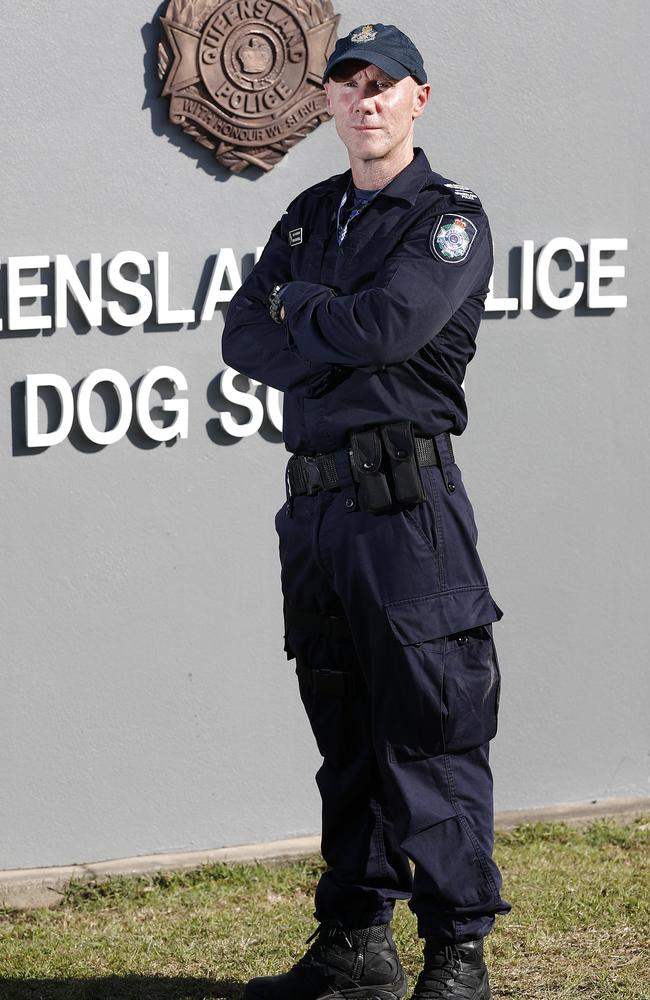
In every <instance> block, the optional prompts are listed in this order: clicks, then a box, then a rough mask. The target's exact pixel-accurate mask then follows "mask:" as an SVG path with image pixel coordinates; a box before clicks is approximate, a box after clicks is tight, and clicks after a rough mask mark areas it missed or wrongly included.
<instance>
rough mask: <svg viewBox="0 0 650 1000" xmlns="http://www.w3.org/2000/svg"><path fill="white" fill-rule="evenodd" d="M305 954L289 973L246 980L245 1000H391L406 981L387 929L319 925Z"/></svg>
mask: <svg viewBox="0 0 650 1000" xmlns="http://www.w3.org/2000/svg"><path fill="white" fill-rule="evenodd" d="M309 940H310V941H312V944H311V946H310V948H308V950H307V952H306V953H305V954H304V955H303V957H302V958H301V959H300V960H299V961H298V962H297V963H296V964H295V965H294V966H293V968H292V969H290V970H289V972H285V973H284V975H281V976H259V977H258V978H257V979H251V981H250V982H249V983H248V984H247V986H246V989H245V991H244V997H245V1000H320V998H321V997H323V998H324V997H326V998H327V1000H343V998H349V1000H396V998H397V997H403V996H404V995H405V993H406V985H407V984H406V976H405V974H404V970H403V968H402V964H401V962H400V960H399V956H398V954H397V951H396V950H395V943H394V941H393V936H392V934H391V931H390V924H379V925H378V926H376V927H364V928H363V929H361V930H346V928H344V927H342V926H341V924H339V923H338V922H336V921H324V922H323V923H321V924H320V925H319V926H318V928H317V929H316V931H315V932H314V933H313V934H312V936H311V938H309Z"/></svg>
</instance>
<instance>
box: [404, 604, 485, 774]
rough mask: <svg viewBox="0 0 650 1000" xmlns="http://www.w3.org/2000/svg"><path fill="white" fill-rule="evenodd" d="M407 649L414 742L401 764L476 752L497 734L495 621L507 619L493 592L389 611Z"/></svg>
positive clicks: (407, 747) (406, 680)
mask: <svg viewBox="0 0 650 1000" xmlns="http://www.w3.org/2000/svg"><path fill="white" fill-rule="evenodd" d="M385 611H386V615H387V617H388V621H389V624H390V628H391V630H392V632H393V634H394V636H395V638H396V639H397V640H398V642H399V643H400V644H401V646H402V647H403V649H404V663H403V665H402V666H403V683H404V684H405V685H407V686H408V687H409V690H408V691H406V692H405V693H404V694H405V697H404V699H403V704H404V706H405V708H406V710H407V711H408V713H409V714H410V719H409V723H410V735H409V739H408V742H405V743H400V744H398V745H395V744H393V746H392V753H393V756H394V757H395V758H396V759H398V760H409V759H421V758H422V757H423V756H437V755H439V754H442V753H456V752H462V751H464V750H471V749H473V748H474V747H478V746H480V745H481V744H482V743H487V742H488V741H489V740H491V739H492V738H493V737H494V736H495V734H496V729H497V712H498V706H499V690H500V675H499V666H498V661H497V655H496V650H495V647H494V641H493V638H492V629H491V623H492V622H495V621H498V620H499V619H500V618H501V617H502V614H503V613H502V611H501V609H500V608H499V607H498V606H497V605H496V604H495V602H494V601H493V599H492V597H491V595H490V592H489V590H488V589H487V587H466V588H462V589H459V590H453V591H444V592H442V593H439V594H427V595H424V596H423V597H414V598H410V599H408V600H402V601H395V602H393V603H391V604H387V605H385Z"/></svg>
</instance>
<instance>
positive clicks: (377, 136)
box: [325, 60, 430, 160]
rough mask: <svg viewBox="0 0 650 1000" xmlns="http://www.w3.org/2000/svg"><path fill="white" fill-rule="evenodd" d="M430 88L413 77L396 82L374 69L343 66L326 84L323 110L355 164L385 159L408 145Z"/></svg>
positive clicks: (352, 63) (353, 63) (351, 64)
mask: <svg viewBox="0 0 650 1000" xmlns="http://www.w3.org/2000/svg"><path fill="white" fill-rule="evenodd" d="M429 91H430V86H429V84H428V83H424V84H420V83H418V82H417V80H414V79H413V77H412V76H407V77H405V78H404V79H403V80H394V79H393V78H392V77H390V76H389V75H388V74H387V73H385V72H384V71H383V70H381V69H379V68H378V67H377V66H374V65H370V66H369V65H367V64H366V63H360V62H357V61H353V60H346V61H345V62H343V63H341V64H340V66H337V67H336V72H335V74H334V77H330V79H329V80H328V81H327V83H326V84H325V93H326V94H327V110H328V111H329V113H330V114H331V115H333V117H334V121H335V123H336V131H337V132H338V134H339V136H340V138H341V139H342V141H343V142H344V143H345V145H346V147H347V150H348V153H349V154H350V156H351V157H352V158H353V159H362V160H374V159H379V158H380V157H386V156H389V155H390V154H391V153H392V152H393V150H396V149H397V148H398V147H400V146H405V145H408V144H411V145H412V141H413V140H412V136H413V122H414V121H415V119H416V118H419V117H420V115H421V114H422V112H423V111H424V109H425V107H426V104H427V101H428V99H429Z"/></svg>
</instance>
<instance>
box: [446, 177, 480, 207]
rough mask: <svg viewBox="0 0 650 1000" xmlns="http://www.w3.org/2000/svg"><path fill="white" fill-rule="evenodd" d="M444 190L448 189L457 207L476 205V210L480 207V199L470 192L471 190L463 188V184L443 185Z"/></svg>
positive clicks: (473, 192)
mask: <svg viewBox="0 0 650 1000" xmlns="http://www.w3.org/2000/svg"><path fill="white" fill-rule="evenodd" d="M445 187H446V188H450V189H451V191H452V196H453V199H454V201H455V202H456V204H457V205H476V206H477V207H478V208H480V207H481V199H480V198H479V196H478V195H477V194H476V192H475V191H472V189H471V188H468V187H465V185H464V184H454V183H450V184H445Z"/></svg>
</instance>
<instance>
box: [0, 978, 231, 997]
mask: <svg viewBox="0 0 650 1000" xmlns="http://www.w3.org/2000/svg"><path fill="white" fill-rule="evenodd" d="M244 985H245V984H244V983H243V982H239V981H238V980H235V979H185V978H182V977H178V978H173V977H167V976H135V975H131V976H106V977H103V978H100V979H2V978H0V997H1V998H2V1000H213V998H217V997H219V998H221V997H222V998H225V1000H239V998H240V997H241V996H242V994H243V992H244Z"/></svg>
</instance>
